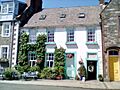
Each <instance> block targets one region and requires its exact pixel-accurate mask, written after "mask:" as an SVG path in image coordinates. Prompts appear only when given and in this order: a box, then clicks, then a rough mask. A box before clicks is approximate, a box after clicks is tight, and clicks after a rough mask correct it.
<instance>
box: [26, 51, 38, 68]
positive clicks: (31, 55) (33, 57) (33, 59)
mask: <svg viewBox="0 0 120 90" xmlns="http://www.w3.org/2000/svg"><path fill="white" fill-rule="evenodd" d="M28 62H29V64H30V66H31V67H33V66H36V62H37V60H36V52H35V51H29V52H28Z"/></svg>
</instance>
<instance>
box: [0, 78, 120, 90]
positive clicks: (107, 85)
mask: <svg viewBox="0 0 120 90" xmlns="http://www.w3.org/2000/svg"><path fill="white" fill-rule="evenodd" d="M0 83H10V84H30V85H41V86H43V85H44V86H59V87H60V86H62V87H75V88H85V89H87V88H90V89H95V90H97V89H113V90H115V89H117V90H120V82H100V81H97V80H91V81H85V82H84V81H78V80H44V79H39V80H31V81H25V80H12V81H8V80H0Z"/></svg>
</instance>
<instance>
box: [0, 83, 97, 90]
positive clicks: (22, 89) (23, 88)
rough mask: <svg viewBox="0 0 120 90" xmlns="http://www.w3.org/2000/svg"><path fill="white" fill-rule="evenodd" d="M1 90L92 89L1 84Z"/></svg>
mask: <svg viewBox="0 0 120 90" xmlns="http://www.w3.org/2000/svg"><path fill="white" fill-rule="evenodd" d="M0 90H92V89H82V88H70V87H54V86H38V85H18V84H6V83H5V84H3V83H0ZM94 90H95V89H94Z"/></svg>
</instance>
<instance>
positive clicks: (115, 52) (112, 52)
mask: <svg viewBox="0 0 120 90" xmlns="http://www.w3.org/2000/svg"><path fill="white" fill-rule="evenodd" d="M109 55H118V51H115V50H112V51H109Z"/></svg>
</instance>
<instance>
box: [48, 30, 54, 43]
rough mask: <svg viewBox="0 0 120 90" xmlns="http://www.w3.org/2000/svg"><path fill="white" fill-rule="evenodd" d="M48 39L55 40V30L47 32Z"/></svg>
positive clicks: (49, 40)
mask: <svg viewBox="0 0 120 90" xmlns="http://www.w3.org/2000/svg"><path fill="white" fill-rule="evenodd" d="M47 40H48V42H54V30H49V31H48V32H47Z"/></svg>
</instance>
